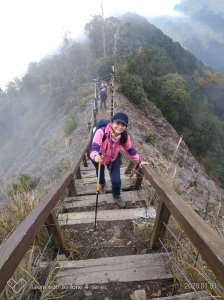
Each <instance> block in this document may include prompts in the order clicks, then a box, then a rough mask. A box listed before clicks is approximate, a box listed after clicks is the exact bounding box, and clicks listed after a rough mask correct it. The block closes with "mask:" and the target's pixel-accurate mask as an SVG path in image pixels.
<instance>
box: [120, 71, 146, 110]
mask: <svg viewBox="0 0 224 300" xmlns="http://www.w3.org/2000/svg"><path fill="white" fill-rule="evenodd" d="M118 80H119V83H120V86H121V91H122V92H123V93H124V94H125V95H126V96H127V97H128V98H129V99H130V100H131V101H132V102H134V103H136V104H141V103H143V102H144V101H145V100H146V99H147V95H146V93H145V91H144V88H143V83H142V79H141V77H140V76H138V75H133V74H129V73H127V72H125V71H120V72H119V73H118Z"/></svg>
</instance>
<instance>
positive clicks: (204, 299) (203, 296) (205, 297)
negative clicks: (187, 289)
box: [152, 291, 212, 300]
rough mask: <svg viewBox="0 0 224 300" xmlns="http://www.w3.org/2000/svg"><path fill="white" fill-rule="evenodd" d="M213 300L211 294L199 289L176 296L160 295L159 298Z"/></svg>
mask: <svg viewBox="0 0 224 300" xmlns="http://www.w3.org/2000/svg"><path fill="white" fill-rule="evenodd" d="M197 299H200V300H211V299H212V298H211V296H210V295H209V294H208V293H206V292H205V291H197V292H192V293H186V294H181V295H176V296H169V297H160V298H159V300H197ZM152 300H158V298H153V299H152Z"/></svg>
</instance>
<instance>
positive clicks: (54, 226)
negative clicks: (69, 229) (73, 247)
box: [45, 210, 69, 256]
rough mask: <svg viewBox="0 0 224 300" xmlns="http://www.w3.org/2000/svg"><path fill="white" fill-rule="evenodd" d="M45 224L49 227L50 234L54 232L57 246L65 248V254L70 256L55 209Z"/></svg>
mask: <svg viewBox="0 0 224 300" xmlns="http://www.w3.org/2000/svg"><path fill="white" fill-rule="evenodd" d="M45 226H46V228H47V231H48V233H49V235H51V234H53V241H54V243H55V246H56V247H57V248H60V249H61V250H63V252H64V253H65V255H66V256H68V255H69V253H68V251H67V250H66V247H65V244H64V240H63V236H62V233H61V229H60V226H59V224H58V220H57V217H56V215H55V212H54V211H53V210H52V211H51V213H50V215H49V216H48V218H47V220H46V222H45Z"/></svg>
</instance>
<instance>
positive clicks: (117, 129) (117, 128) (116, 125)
mask: <svg viewBox="0 0 224 300" xmlns="http://www.w3.org/2000/svg"><path fill="white" fill-rule="evenodd" d="M112 128H113V131H114V133H115V134H116V135H118V134H120V133H122V132H123V131H125V130H126V128H127V126H126V125H125V124H124V123H122V122H119V121H113V123H112Z"/></svg>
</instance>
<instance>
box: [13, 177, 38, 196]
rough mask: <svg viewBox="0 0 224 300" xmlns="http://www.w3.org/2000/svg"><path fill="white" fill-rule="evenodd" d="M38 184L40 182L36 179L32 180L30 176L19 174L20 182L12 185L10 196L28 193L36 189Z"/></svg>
mask: <svg viewBox="0 0 224 300" xmlns="http://www.w3.org/2000/svg"><path fill="white" fill-rule="evenodd" d="M37 184H38V180H37V179H36V178H32V177H31V176H30V175H28V174H19V176H18V182H16V183H12V184H11V186H10V188H9V191H8V194H9V195H15V194H18V193H21V192H24V191H25V192H28V191H30V190H32V189H34V188H35V187H36V186H37Z"/></svg>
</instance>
